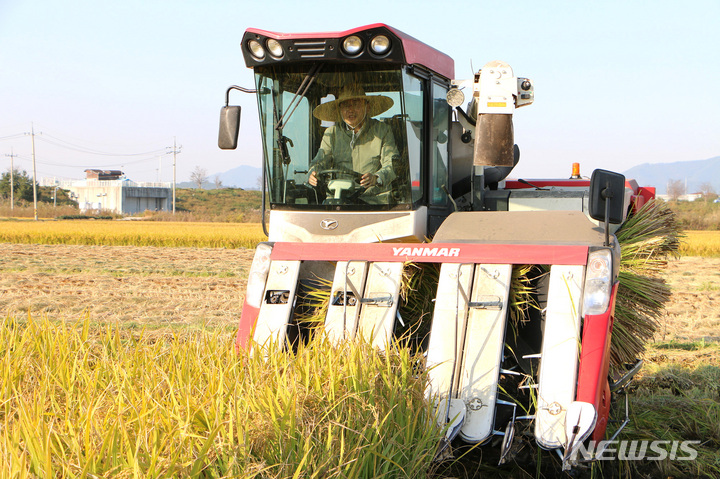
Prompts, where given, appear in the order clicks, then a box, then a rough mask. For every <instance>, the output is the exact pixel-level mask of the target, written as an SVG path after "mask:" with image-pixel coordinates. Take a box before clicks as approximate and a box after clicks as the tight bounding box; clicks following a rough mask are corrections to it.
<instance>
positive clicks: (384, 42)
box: [370, 35, 390, 55]
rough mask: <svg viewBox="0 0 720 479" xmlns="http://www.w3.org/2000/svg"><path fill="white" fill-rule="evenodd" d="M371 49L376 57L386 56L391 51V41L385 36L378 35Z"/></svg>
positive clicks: (371, 44)
mask: <svg viewBox="0 0 720 479" xmlns="http://www.w3.org/2000/svg"><path fill="white" fill-rule="evenodd" d="M370 48H371V49H372V51H373V53H375V54H376V55H385V54H386V53H387V52H388V50H390V39H389V38H388V37H386V36H385V35H378V36H376V37H375V38H373V39H372V40H371V41H370Z"/></svg>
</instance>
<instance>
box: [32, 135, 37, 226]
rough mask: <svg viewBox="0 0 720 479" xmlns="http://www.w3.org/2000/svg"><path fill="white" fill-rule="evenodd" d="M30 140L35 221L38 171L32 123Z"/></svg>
mask: <svg viewBox="0 0 720 479" xmlns="http://www.w3.org/2000/svg"><path fill="white" fill-rule="evenodd" d="M30 138H31V142H32V163H33V207H34V210H35V221H37V220H38V213H37V169H36V168H35V126H33V124H32V123H30Z"/></svg>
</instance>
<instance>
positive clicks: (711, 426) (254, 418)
mask: <svg viewBox="0 0 720 479" xmlns="http://www.w3.org/2000/svg"><path fill="white" fill-rule="evenodd" d="M695 233H699V234H695ZM686 235H687V236H686V237H685V238H684V243H683V245H682V249H681V252H682V254H683V255H686V256H688V257H692V256H698V255H700V254H702V255H703V256H706V257H715V258H718V257H720V232H687V233H686ZM263 239H264V236H263V235H262V232H261V228H260V226H259V225H248V224H237V223H236V224H222V223H200V224H198V223H190V224H189V223H150V222H140V221H40V222H34V221H0V243H16V244H14V245H9V244H5V245H4V248H3V249H0V257H2V260H3V261H2V263H0V278H1V279H0V281H2V283H1V284H0V286H1V288H0V289H2V292H0V477H18V478H21V477H22V478H24V477H91V478H92V477H248V478H268V479H276V478H277V479H279V478H301V477H302V478H310V477H318V478H324V477H330V478H332V477H338V478H340V477H343V478H344V477H351V478H365V477H393V478H395V477H405V478H423V477H428V478H447V477H466V478H469V477H555V476H554V474H553V473H552V472H551V471H552V470H553V469H552V467H553V465H552V463H551V462H550V461H548V460H545V461H544V462H543V464H542V465H540V464H532V465H531V463H528V464H521V465H520V466H521V467H524V469H518V468H514V469H501V470H498V469H497V468H495V467H494V464H491V463H488V462H487V460H483V456H482V449H480V448H475V449H470V450H469V451H467V456H465V457H464V459H461V461H460V462H459V463H457V464H456V465H455V467H454V468H453V469H452V470H451V471H443V470H440V469H438V467H437V465H434V464H433V463H432V461H431V459H432V456H433V455H434V451H435V449H434V448H435V445H436V444H437V440H438V437H439V431H438V430H437V429H436V428H435V427H429V426H431V425H432V421H428V417H429V411H428V409H427V405H426V404H425V402H424V399H423V384H424V378H423V376H422V373H420V372H419V371H418V370H416V369H415V365H416V364H417V363H418V361H420V358H417V357H414V356H413V355H412V354H410V353H408V352H407V350H404V349H402V348H399V349H397V350H395V351H392V352H391V353H390V354H387V355H383V354H379V353H378V352H377V351H373V350H372V349H371V348H367V346H366V345H362V344H356V345H348V346H347V348H345V349H334V348H330V347H327V345H324V344H320V343H315V344H313V345H312V347H309V348H306V349H305V348H301V349H300V350H299V351H298V352H297V353H296V354H292V353H283V354H279V355H270V356H267V357H266V356H264V355H261V354H246V353H240V354H237V353H235V351H234V348H233V343H232V342H233V332H232V331H233V330H234V324H236V323H235V321H236V318H237V314H239V309H238V308H239V305H240V304H241V301H242V294H244V285H245V280H246V275H247V267H248V266H249V262H250V259H251V257H252V251H251V250H250V249H247V250H246V249H244V248H254V246H255V244H256V243H257V242H258V241H262V240H263ZM19 243H30V245H27V246H24V245H22V244H19ZM59 244H69V245H78V246H50V245H59ZM81 245H88V246H81ZM101 245H102V246H101ZM129 245H132V246H129ZM244 245H246V246H244ZM201 248H205V249H201ZM209 248H213V249H209ZM698 252H702V253H698ZM703 253H704V254H703ZM688 259H689V260H692V261H685V260H682V259H681V260H679V261H678V262H677V265H676V264H674V263H672V262H671V264H670V265H669V267H668V271H667V274H668V277H672V278H673V280H672V281H671V282H670V287H671V289H672V291H673V297H674V298H675V299H674V302H671V308H669V312H670V314H669V315H668V316H666V317H664V318H662V323H663V327H662V329H661V330H660V332H659V333H658V336H657V337H656V338H655V339H654V341H656V342H654V343H653V344H652V345H651V346H650V347H649V349H648V351H647V354H646V358H645V359H646V364H647V367H646V368H645V369H644V370H643V372H642V373H641V375H640V377H639V378H638V381H637V385H636V386H635V387H634V389H633V391H632V393H631V408H632V409H631V418H632V422H631V425H630V426H628V429H626V431H625V432H624V433H623V435H622V436H621V438H625V439H635V438H641V439H655V438H659V439H663V440H672V439H682V440H685V439H695V438H700V439H702V440H703V443H702V446H701V447H700V453H699V456H698V460H697V461H696V462H693V463H678V462H677V461H676V462H674V463H673V462H664V463H662V464H659V463H652V462H650V463H642V464H636V463H631V462H627V461H625V462H622V461H621V462H617V463H612V464H608V465H606V467H604V468H603V469H602V471H600V470H598V469H597V468H592V469H591V470H590V471H586V472H590V473H591V474H592V475H594V476H597V477H600V476H601V477H661V476H662V477H671V476H672V477H720V460H719V459H717V458H718V453H719V452H720V429H718V426H717V425H718V420H719V419H720V406H718V404H720V403H719V402H718V387H717V381H718V378H720V361H719V359H718V358H720V349H719V348H718V335H717V333H716V331H717V328H718V325H719V324H720V317H719V314H718V311H720V306H718V304H720V303H718V301H720V296H719V295H718V292H719V291H720V276H719V275H718V273H717V271H718V262H717V261H718V260H717V259H713V260H703V259H701V258H688ZM700 268H703V269H702V274H700ZM688 274H689V275H690V276H687V275H688ZM221 314H222V315H221ZM328 365H331V366H332V367H328ZM532 452H533V453H536V452H537V451H534V450H533V451H532ZM463 453H465V452H462V451H460V454H463ZM552 459H553V457H551V458H550V460H552ZM526 466H527V467H526ZM549 471H550V472H549Z"/></svg>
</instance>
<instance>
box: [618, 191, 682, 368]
mask: <svg viewBox="0 0 720 479" xmlns="http://www.w3.org/2000/svg"><path fill="white" fill-rule="evenodd" d="M616 236H617V239H618V242H619V243H620V247H621V251H622V253H621V259H620V278H619V280H620V285H619V287H618V294H617V300H616V304H615V323H614V327H613V336H612V346H611V350H610V356H611V364H612V365H613V366H621V365H622V364H624V363H629V362H632V361H634V360H635V359H636V358H637V357H638V356H639V355H640V354H642V352H643V351H644V350H645V344H646V343H647V342H648V341H649V340H650V339H651V338H652V337H653V334H654V333H655V331H656V329H657V326H658V323H657V320H658V319H659V318H660V316H661V315H662V312H663V310H664V308H665V303H666V302H667V301H668V299H669V298H670V289H669V288H668V286H667V285H666V284H665V280H664V279H662V277H660V275H661V273H662V271H663V269H664V268H665V266H666V265H667V260H668V258H669V257H677V256H678V252H679V248H680V239H681V238H682V237H683V234H682V230H681V228H680V225H679V223H678V222H677V221H676V218H675V214H674V213H673V211H672V210H671V209H670V208H669V207H668V206H667V204H666V203H665V202H663V201H659V200H655V201H650V202H648V203H646V204H645V205H644V206H643V207H642V208H641V209H640V210H639V211H638V212H636V213H635V214H633V215H632V216H630V217H629V218H628V219H627V221H626V222H625V223H624V224H623V225H622V227H621V228H620V229H619V230H618V231H617V233H616Z"/></svg>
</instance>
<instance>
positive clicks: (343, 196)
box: [315, 168, 364, 205]
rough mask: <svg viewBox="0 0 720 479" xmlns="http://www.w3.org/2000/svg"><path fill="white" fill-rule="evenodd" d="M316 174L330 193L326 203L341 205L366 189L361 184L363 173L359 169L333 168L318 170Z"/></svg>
mask: <svg viewBox="0 0 720 479" xmlns="http://www.w3.org/2000/svg"><path fill="white" fill-rule="evenodd" d="M315 176H317V177H318V179H320V180H321V181H322V182H323V183H324V184H325V188H326V189H327V190H328V193H330V194H329V195H328V197H327V198H326V199H325V203H326V204H338V205H339V204H343V203H345V202H346V201H348V200H350V201H352V200H353V199H354V198H353V195H357V194H359V193H360V192H362V191H364V189H363V188H362V187H361V186H360V179H361V178H362V175H361V174H360V173H358V172H357V171H352V170H346V169H342V168H333V169H329V170H321V171H318V172H317V173H315Z"/></svg>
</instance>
